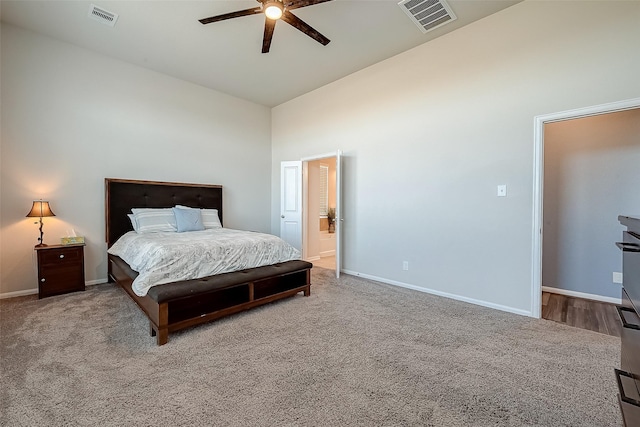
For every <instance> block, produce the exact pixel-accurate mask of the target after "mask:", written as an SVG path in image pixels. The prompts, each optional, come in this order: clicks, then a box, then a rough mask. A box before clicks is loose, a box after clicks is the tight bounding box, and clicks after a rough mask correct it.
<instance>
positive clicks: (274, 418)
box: [0, 268, 621, 427]
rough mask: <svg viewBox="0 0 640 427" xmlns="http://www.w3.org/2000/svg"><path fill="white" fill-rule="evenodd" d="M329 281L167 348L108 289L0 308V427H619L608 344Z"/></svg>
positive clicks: (349, 280) (379, 287)
mask: <svg viewBox="0 0 640 427" xmlns="http://www.w3.org/2000/svg"><path fill="white" fill-rule="evenodd" d="M332 274H333V271H329V270H325V269H321V268H314V272H313V280H312V283H313V285H312V294H311V296H310V297H308V298H305V297H303V296H302V295H299V296H296V297H294V298H291V299H288V300H284V301H280V302H277V303H274V304H271V305H268V306H265V307H262V308H259V309H256V310H253V311H250V312H246V313H243V314H240V315H235V316H233V317H230V318H227V319H223V320H220V321H217V322H214V323H211V324H208V325H204V326H199V327H197V328H193V329H190V330H187V331H184V332H182V333H177V334H173V335H170V337H169V343H168V344H167V345H165V346H162V347H157V346H156V345H155V340H154V339H153V338H151V337H150V336H149V335H148V332H147V329H148V324H147V321H146V320H145V318H144V317H143V315H142V314H141V313H140V312H139V310H138V308H137V307H136V306H135V305H134V303H133V302H132V301H130V300H129V298H128V297H127V296H126V295H125V294H124V293H123V292H122V291H121V290H120V289H117V288H116V287H115V286H113V285H109V284H106V285H98V286H92V287H89V288H88V289H87V291H85V292H82V293H76V294H69V295H63V296H59V297H52V298H47V299H43V300H37V299H35V298H33V297H22V298H17V299H14V300H4V301H0V340H1V342H0V344H1V346H0V358H1V359H0V363H1V365H0V370H1V372H0V373H1V375H2V376H1V378H0V393H1V394H0V399H1V400H0V404H1V413H0V425H2V426H63V425H64V426H76V425H78V426H94V425H95V426H97V425H99V426H160V425H163V426H174V425H189V426H355V425H359V426H445V427H446V426H609V425H612V426H619V425H621V420H620V416H619V411H618V408H617V400H616V386H615V379H614V375H613V368H614V367H616V366H618V361H619V340H618V339H617V338H614V337H611V336H607V335H602V334H598V333H595V332H590V331H584V330H580V329H575V328H571V327H568V326H565V325H560V324H557V323H554V322H549V321H545V320H535V319H530V318H526V317H522V316H517V315H512V314H509V313H503V312H499V311H495V310H491V309H487V308H483V307H477V306H473V305H469V304H465V303H461V302H457V301H452V300H448V299H445V298H440V297H435V296H431V295H428V294H424V293H420V292H415V291H410V290H406V289H402V288H396V287H392V286H388V285H383V284H377V283H374V282H371V281H367V280H363V279H360V278H355V277H351V276H343V277H342V278H341V279H340V280H339V281H338V280H336V279H335V278H334V277H333V276H332Z"/></svg>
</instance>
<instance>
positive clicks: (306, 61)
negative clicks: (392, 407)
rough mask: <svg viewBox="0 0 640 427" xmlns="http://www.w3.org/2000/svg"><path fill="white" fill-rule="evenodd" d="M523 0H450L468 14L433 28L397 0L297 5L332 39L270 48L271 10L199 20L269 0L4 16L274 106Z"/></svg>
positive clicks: (46, 7) (8, 6)
mask: <svg viewBox="0 0 640 427" xmlns="http://www.w3.org/2000/svg"><path fill="white" fill-rule="evenodd" d="M519 1H520V0H516V1H511V0H495V1H494V0H466V1H463V0H448V3H449V5H450V6H451V8H452V9H453V12H454V13H455V14H456V15H457V17H458V19H457V20H456V21H454V22H452V23H450V24H447V25H444V26H442V27H440V28H438V29H436V30H434V31H431V32H429V33H427V34H423V33H422V32H421V31H420V30H419V29H418V27H417V26H416V25H415V24H414V23H413V22H412V21H411V20H410V19H409V17H408V16H407V15H406V14H405V13H404V12H403V11H402V9H400V7H399V6H398V5H397V0H350V1H349V0H333V1H330V2H326V3H321V4H317V5H313V6H308V7H304V8H300V9H296V10H294V11H293V13H294V14H295V15H296V16H298V17H299V18H300V19H302V20H304V21H305V22H307V23H308V24H309V25H311V26H312V27H313V28H315V29H316V30H318V31H319V32H320V33H322V34H323V35H325V36H326V37H328V38H329V39H330V40H331V43H329V44H328V45H327V46H322V45H321V44H319V43H317V42H316V41H314V40H313V39H311V38H309V37H308V36H306V35H305V34H303V33H301V32H300V31H298V30H296V29H295V28H293V27H291V26H289V25H288V24H286V23H285V22H278V23H277V25H276V29H275V32H274V35H273V40H272V43H271V51H270V52H269V53H267V54H262V53H260V52H261V48H262V35H263V28H264V16H263V15H252V16H245V17H240V18H235V19H231V20H227V21H223V22H216V23H212V24H208V25H202V24H200V23H199V22H198V19H200V18H206V17H209V16H213V15H219V14H223V13H228V12H233V11H237V10H242V9H248V8H251V7H256V6H259V3H257V2H256V1H255V0H224V1H223V0H211V1H205V0H201V1H190V0H173V1H158V0H141V1H123V0H119V1H112V0H108V1H107V0H94V1H93V2H91V1H79V0H77V1H75V0H74V1H56V0H47V1H34V0H1V2H0V19H1V20H2V21H3V22H7V23H10V24H13V25H16V26H19V27H23V28H26V29H29V30H32V31H36V32H39V33H41V34H44V35H47V36H49V37H52V38H55V39H59V40H63V41H66V42H69V43H72V44H75V45H78V46H82V47H85V48H87V49H90V50H92V51H96V52H99V53H102V54H105V55H108V56H111V57H114V58H118V59H121V60H123V61H127V62H129V63H133V64H137V65H139V66H141V67H145V68H149V69H152V70H155V71H158V72H160V73H163V74H168V75H170V76H174V77H177V78H179V79H182V80H186V81H190V82H193V83H196V84H199V85H202V86H205V87H208V88H211V89H215V90H218V91H220V92H224V93H227V94H230V95H233V96H236V97H239V98H243V99H246V100H249V101H253V102H255V103H258V104H262V105H265V106H269V107H272V106H275V105H278V104H281V103H283V102H286V101H288V100H290V99H293V98H295V97H297V96H300V95H302V94H304V93H307V92H310V91H312V90H314V89H316V88H318V87H321V86H323V85H325V84H327V83H330V82H332V81H335V80H337V79H340V78H342V77H344V76H346V75H348V74H351V73H353V72H355V71H358V70H360V69H363V68H365V67H367V66H369V65H372V64H375V63H376V62H379V61H382V60H385V59H387V58H390V57H392V56H394V55H397V54H399V53H401V52H404V51H406V50H408V49H411V48H413V47H415V46H418V45H420V44H422V43H425V42H427V41H429V40H431V39H433V38H435V37H438V36H441V35H443V34H446V33H447V32H450V31H453V30H455V29H457V28H460V27H462V26H464V25H467V24H469V23H471V22H473V21H476V20H478V19H482V18H484V17H486V16H488V15H491V14H493V13H496V12H498V11H500V10H502V9H505V8H507V7H509V6H511V5H513V4H515V3H518V2H519ZM91 3H94V4H96V5H97V6H99V7H101V8H103V9H106V10H108V11H110V12H114V13H116V14H118V15H119V18H118V21H117V23H116V25H115V26H114V27H109V26H106V25H104V24H101V23H99V22H96V21H95V20H92V19H89V18H88V16H87V15H88V12H89V9H90V7H91ZM398 78H402V76H398Z"/></svg>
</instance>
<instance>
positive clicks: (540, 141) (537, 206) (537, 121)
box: [531, 98, 640, 319]
mask: <svg viewBox="0 0 640 427" xmlns="http://www.w3.org/2000/svg"><path fill="white" fill-rule="evenodd" d="M639 107H640V98H633V99H627V100H624V101H618V102H611V103H609V104H601V105H594V106H591V107H585V108H578V109H575V110H568V111H561V112H558V113H552V114H544V115H540V116H536V117H534V119H533V229H532V236H533V239H532V248H531V316H532V317H536V318H538V319H539V318H540V317H541V315H542V213H543V206H542V202H543V191H544V188H543V184H544V125H545V123H552V122H559V121H563V120H570V119H579V118H582V117H589V116H596V115H599V114H606V113H613V112H617V111H624V110H630V109H632V108H639Z"/></svg>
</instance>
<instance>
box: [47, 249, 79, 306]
mask: <svg viewBox="0 0 640 427" xmlns="http://www.w3.org/2000/svg"><path fill="white" fill-rule="evenodd" d="M35 249H36V252H37V254H38V297H39V298H45V297H49V296H52V295H59V294H66V293H68V292H75V291H84V286H85V283H84V245H52V246H42V247H36V248H35Z"/></svg>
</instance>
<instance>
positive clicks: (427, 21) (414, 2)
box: [398, 0, 457, 33]
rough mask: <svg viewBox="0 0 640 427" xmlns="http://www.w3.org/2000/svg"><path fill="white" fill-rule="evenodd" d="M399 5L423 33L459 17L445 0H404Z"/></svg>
mask: <svg viewBox="0 0 640 427" xmlns="http://www.w3.org/2000/svg"><path fill="white" fill-rule="evenodd" d="M398 6H400V9H402V10H404V11H405V13H406V14H407V15H409V18H411V20H412V21H413V22H415V23H416V25H417V26H418V28H420V30H421V31H422V32H423V33H426V32H429V31H431V30H435V29H436V28H438V27H440V26H442V25H444V24H447V23H449V22H453V21H455V20H456V19H457V17H456V15H455V14H454V13H453V10H451V7H450V6H449V5H448V4H447V3H445V1H444V0H402V1H401V2H400V3H398Z"/></svg>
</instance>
